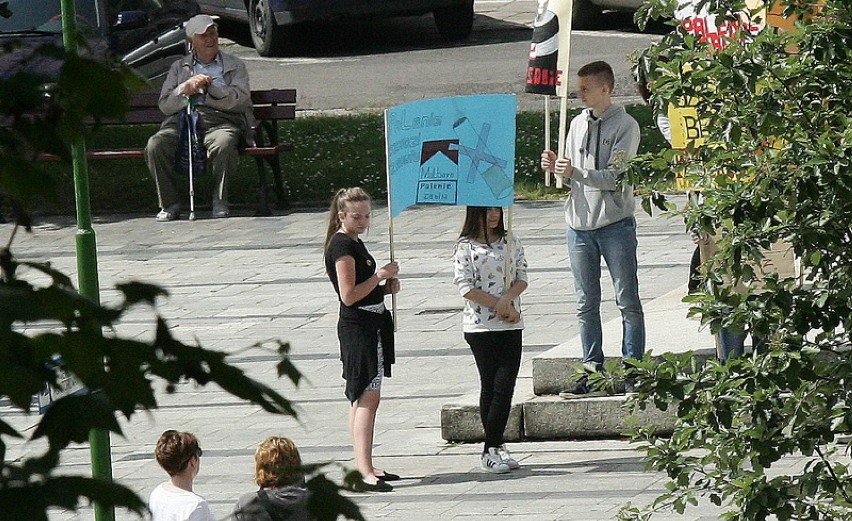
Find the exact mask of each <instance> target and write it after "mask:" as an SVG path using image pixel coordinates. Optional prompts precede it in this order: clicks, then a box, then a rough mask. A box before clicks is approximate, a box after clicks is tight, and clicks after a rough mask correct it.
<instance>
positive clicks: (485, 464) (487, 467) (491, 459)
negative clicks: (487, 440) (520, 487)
mask: <svg viewBox="0 0 852 521" xmlns="http://www.w3.org/2000/svg"><path fill="white" fill-rule="evenodd" d="M481 466H482V470H484V471H485V472H491V473H492V474H505V473H507V472H509V470H510V469H509V465H506V463H505V462H503V459H502V458H501V457H500V455H499V454H497V449H496V448H495V447H489V448H488V452H486V453H484V454H483V455H482V465H481Z"/></svg>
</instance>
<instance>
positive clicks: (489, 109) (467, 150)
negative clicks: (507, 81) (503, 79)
mask: <svg viewBox="0 0 852 521" xmlns="http://www.w3.org/2000/svg"><path fill="white" fill-rule="evenodd" d="M515 112H516V101H515V96H514V95H511V94H482V95H474V96H457V97H452V98H438V99H430V100H423V101H415V102H412V103H406V104H403V105H398V106H396V107H393V108H391V109H388V110H386V111H385V140H386V144H385V146H386V150H387V159H388V165H387V167H388V198H389V204H390V207H391V217H396V216H397V215H399V214H400V213H401V212H402V211H403V210H405V209H406V208H408V207H409V206H412V205H415V204H446V205H467V206H511V205H512V203H513V201H514V196H515Z"/></svg>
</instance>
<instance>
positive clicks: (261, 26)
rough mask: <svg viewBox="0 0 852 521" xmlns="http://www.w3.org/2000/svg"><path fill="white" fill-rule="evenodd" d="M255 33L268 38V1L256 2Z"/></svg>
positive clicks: (262, 37) (261, 37)
mask: <svg viewBox="0 0 852 521" xmlns="http://www.w3.org/2000/svg"><path fill="white" fill-rule="evenodd" d="M253 13H254V34H256V35H257V36H258V37H259V38H260V39H261V40H262V39H265V38H266V2H265V0H259V1H257V2H254V10H253Z"/></svg>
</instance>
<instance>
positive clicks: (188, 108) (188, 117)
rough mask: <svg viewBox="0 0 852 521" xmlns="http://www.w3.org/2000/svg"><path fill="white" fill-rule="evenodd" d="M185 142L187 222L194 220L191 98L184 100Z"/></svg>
mask: <svg viewBox="0 0 852 521" xmlns="http://www.w3.org/2000/svg"><path fill="white" fill-rule="evenodd" d="M186 124H187V126H186V129H187V133H186V140H187V158H188V159H189V220H190V221H194V220H195V183H194V179H193V170H194V167H193V165H192V163H193V159H194V154H193V153H192V133H193V128H192V96H187V98H186Z"/></svg>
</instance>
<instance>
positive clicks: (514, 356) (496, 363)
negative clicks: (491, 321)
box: [464, 329, 523, 450]
mask: <svg viewBox="0 0 852 521" xmlns="http://www.w3.org/2000/svg"><path fill="white" fill-rule="evenodd" d="M464 339H465V340H466V341H467V343H468V345H469V346H470V350H471V351H473V358H474V360H476V368H477V370H478V371H479V383H480V391H479V416H480V418H481V419H482V427H483V428H484V429H485V450H488V449H489V448H490V447H499V446H500V445H502V444H503V432H504V431H505V430H506V423H507V422H508V421H509V411H510V410H511V408H512V395H513V394H514V393H515V381H516V380H517V379H518V371H519V370H520V368H521V344H522V342H523V330H521V329H513V330H511V331H487V332H482V333H465V334H464Z"/></svg>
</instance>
